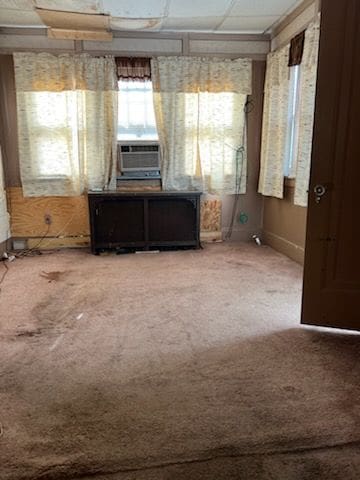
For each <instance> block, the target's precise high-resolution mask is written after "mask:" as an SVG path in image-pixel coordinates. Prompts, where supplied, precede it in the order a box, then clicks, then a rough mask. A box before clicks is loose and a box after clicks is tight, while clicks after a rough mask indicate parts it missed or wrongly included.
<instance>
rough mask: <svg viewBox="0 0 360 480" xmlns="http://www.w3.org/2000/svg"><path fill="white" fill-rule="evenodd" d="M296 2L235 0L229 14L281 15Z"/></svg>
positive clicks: (290, 0)
mask: <svg viewBox="0 0 360 480" xmlns="http://www.w3.org/2000/svg"><path fill="white" fill-rule="evenodd" d="M297 3H299V1H298V0H271V1H269V0H236V2H235V4H234V6H233V7H232V9H231V10H230V12H229V16H234V17H242V16H257V15H259V16H264V15H283V14H284V13H285V12H287V10H289V9H290V8H292V7H293V6H294V5H296V4H297Z"/></svg>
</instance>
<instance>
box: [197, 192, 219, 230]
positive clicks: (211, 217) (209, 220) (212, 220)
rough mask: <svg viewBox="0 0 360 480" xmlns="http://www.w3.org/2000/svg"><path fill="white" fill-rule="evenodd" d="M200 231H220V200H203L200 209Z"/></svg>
mask: <svg viewBox="0 0 360 480" xmlns="http://www.w3.org/2000/svg"><path fill="white" fill-rule="evenodd" d="M200 224H201V227H200V229H201V231H202V232H221V200H218V199H214V200H203V201H202V202H201V209H200Z"/></svg>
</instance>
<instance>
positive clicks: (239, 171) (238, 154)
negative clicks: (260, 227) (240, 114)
mask: <svg viewBox="0 0 360 480" xmlns="http://www.w3.org/2000/svg"><path fill="white" fill-rule="evenodd" d="M253 109H254V102H253V100H251V99H249V97H247V99H246V102H245V105H244V113H245V120H244V125H243V131H242V145H240V146H239V147H238V148H236V149H234V150H235V162H236V163H235V164H236V166H235V169H236V170H235V176H236V179H235V196H234V203H233V208H232V212H231V221H230V225H229V228H228V231H227V232H226V234H225V240H229V239H230V238H231V236H232V233H233V228H234V222H235V216H236V211H237V207H238V203H239V199H240V194H241V193H240V192H241V180H242V176H243V171H244V157H245V138H246V125H247V116H248V113H250V112H252V111H253ZM240 165H241V166H240Z"/></svg>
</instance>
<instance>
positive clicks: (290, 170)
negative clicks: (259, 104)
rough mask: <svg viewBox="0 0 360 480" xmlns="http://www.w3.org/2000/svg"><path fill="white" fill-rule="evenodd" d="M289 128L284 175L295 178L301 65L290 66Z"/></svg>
mask: <svg viewBox="0 0 360 480" xmlns="http://www.w3.org/2000/svg"><path fill="white" fill-rule="evenodd" d="M289 83H290V92H289V105H288V122H287V125H288V129H287V132H286V144H285V157H284V158H285V164H284V176H285V177H288V178H295V171H296V157H297V150H298V142H299V105H300V65H294V66H293V67H290V82H289Z"/></svg>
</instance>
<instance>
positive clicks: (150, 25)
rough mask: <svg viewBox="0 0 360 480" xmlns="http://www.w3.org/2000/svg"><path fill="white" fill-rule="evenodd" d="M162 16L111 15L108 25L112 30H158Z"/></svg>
mask: <svg viewBox="0 0 360 480" xmlns="http://www.w3.org/2000/svg"><path fill="white" fill-rule="evenodd" d="M162 20H163V19H162V18H146V19H141V18H140V19H138V18H123V17H111V18H110V27H111V28H112V29H114V30H155V31H156V30H160V27H161V24H162Z"/></svg>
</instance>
